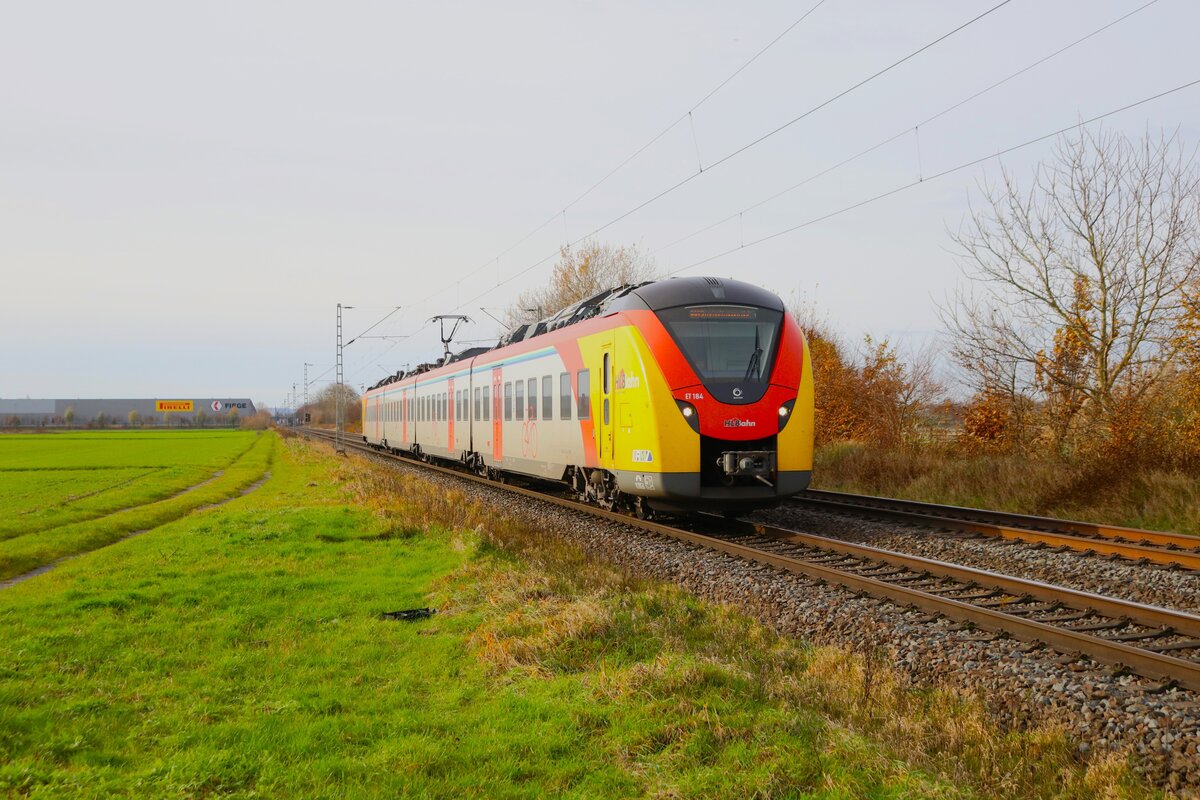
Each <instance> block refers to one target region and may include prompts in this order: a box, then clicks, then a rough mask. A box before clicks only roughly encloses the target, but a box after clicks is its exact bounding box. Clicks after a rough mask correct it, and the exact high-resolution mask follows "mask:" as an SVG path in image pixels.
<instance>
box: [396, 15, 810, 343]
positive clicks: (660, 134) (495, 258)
mask: <svg viewBox="0 0 1200 800" xmlns="http://www.w3.org/2000/svg"><path fill="white" fill-rule="evenodd" d="M826 2H828V0H818V2H817V3H816V5H814V6H812V7H811V8H809V9H808V10H807V11H805V12H804V13H803V14H801V15H800V16H799V17H798V18H797V19H796V20H795V21H794V22H792V24H790V25H788V26H787V27H786V28H784V30H783V32H781V33H780V34H779V35H777V36H776V37H775V38H774V39H772V40H771V41H770V42H768V43H767V44H766V45H765V46H764V47H762V48H761V49H760V50H759V51H758V52H756V53H755V54H754V55H753V56H751V57H750V59H749V60H748V61H746V62H745V63H743V64H742V65H741V66H740V67H738V68H737V69H736V70H734V71H733V72H732V73H731V74H730V75H729V76H728V77H727V78H725V79H724V80H723V81H721V82H720V83H719V84H717V85H716V86H715V87H714V88H713V89H711V90H710V91H709V92H708V93H707V94H706V95H704V97H702V98H700V100H698V101H697V102H696V103H695V104H694V105H692V106H691V108H689V109H688V110H687V111H684V112H683V113H682V114H681V115H679V117H677V118H676V119H675V121H673V122H672V123H671V124H669V125H667V127H665V128H663V129H662V130H661V131H659V132H658V133H657V134H655V135H654V136H653V137H651V138H650V139H649V140H648V141H647V142H646V143H645V144H643V145H642V146H641V147H639V148H638V149H636V150H635V151H633V153H631V154H630V155H629V156H627V157H626V158H625V159H624V160H623V161H621V162H620V163H619V164H617V165H616V166H615V167H613V168H612V169H611V170H609V171H608V172H607V173H605V175H604V176H603V177H602V178H600V179H599V180H598V181H596V182H595V183H593V184H592V185H591V186H589V187H588V188H587V189H585V190H584V191H583V192H582V193H581V194H580V195H578V196H577V197H575V199H573V200H571V201H570V202H569V203H567V204H566V205H564V206H563V207H562V208H560V209H559V210H557V211H555V212H554V213H553V214H551V215H550V216H549V217H548V218H547V219H546V220H545V221H544V222H542V223H541V224H540V225H538V226H537V227H536V228H534V229H533V230H531V231H529V232H528V233H526V234H525V235H524V236H522V237H521V238H520V239H518V240H517V241H516V242H514V243H513V244H511V245H509V246H508V247H507V248H505V249H504V250H502V251H501V252H499V253H497V254H496V255H494V256H492V257H491V258H489V259H488V260H487V261H485V262H483V263H482V264H480V265H479V266H478V267H476V268H475V269H473V270H471V271H470V272H468V273H467V274H465V275H463V276H462V277H461V278H459V281H465V280H468V279H470V278H472V277H474V276H475V275H478V274H479V273H480V272H482V271H483V270H485V269H487V268H488V267H490V266H492V265H493V264H497V263H499V260H500V259H501V258H503V257H504V256H506V255H508V254H509V253H511V252H512V251H513V250H515V249H517V248H518V247H520V246H521V245H523V244H525V242H527V241H529V240H530V239H531V238H533V237H534V236H536V235H537V234H538V233H540V232H541V231H543V230H545V229H546V228H547V227H548V226H549V225H551V224H553V223H554V222H555V221H556V220H558V219H559V218H560V217H562V216H563V215H564V214H566V212H567V211H569V210H571V208H573V207H574V206H575V205H577V204H578V203H579V202H580V201H581V200H583V199H584V198H585V197H587V196H588V195H590V194H591V193H592V192H594V191H596V189H599V188H600V187H601V186H602V185H603V184H605V183H607V182H608V180H609V179H610V178H612V177H613V176H614V175H616V174H617V173H618V172H620V171H621V170H622V169H624V168H625V167H626V166H628V165H629V163H630V162H632V161H634V160H635V159H636V158H637V157H638V156H640V155H641V154H642V153H644V152H646V151H647V150H649V149H650V148H651V147H653V146H654V145H655V144H657V143H658V142H659V141H660V140H661V139H662V138H663V137H664V136H666V135H667V134H668V133H670V132H671V131H672V130H674V129H675V128H676V127H677V126H678V125H679V124H680V123H682V122H684V121H686V120H688V119H689V118H690V117H691V115H692V113H693V112H695V111H696V110H697V109H699V108H700V107H701V106H702V105H704V104H705V103H707V102H708V101H709V100H710V99H711V98H712V97H713V96H714V95H716V94H717V93H718V92H719V91H721V90H722V89H724V88H725V86H727V85H728V84H729V83H730V82H731V81H732V80H733V79H734V78H736V77H737V76H738V75H740V74H741V73H742V72H743V71H745V70H746V68H748V67H749V66H750V65H751V64H753V63H754V62H755V61H757V60H758V59H759V57H761V56H762V55H763V54H764V53H766V52H767V51H768V50H770V49H771V48H772V47H774V46H775V45H776V44H777V43H778V42H779V41H780V40H781V39H783V38H784V37H785V36H787V35H788V34H789V33H791V32H792V30H794V29H795V28H796V27H797V26H798V25H799V24H800V23H801V22H804V20H806V19H808V17H809V16H810V15H811V14H812V13H813V12H814V11H816V10H817V9H818V8H820V7H821V6H823V5H824V4H825V3H826ZM442 291H444V287H443V288H442V289H438V290H436V291H434V292H433V293H432V294H430V295H428V296H427V297H425V298H423V299H422V300H420V301H419V302H417V303H415V304H414V305H417V306H420V305H424V304H425V303H427V302H429V301H430V300H432V299H433V298H434V297H436V296H437V295H438V294H439V293H440V292H442ZM461 307H462V306H458V308H461ZM426 327H428V324H425V325H422V326H421V327H420V328H418V329H417V331H414V333H417V332H419V331H421V330H424V329H425V328H426Z"/></svg>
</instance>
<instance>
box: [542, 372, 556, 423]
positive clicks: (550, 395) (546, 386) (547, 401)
mask: <svg viewBox="0 0 1200 800" xmlns="http://www.w3.org/2000/svg"><path fill="white" fill-rule="evenodd" d="M553 418H554V378H551V377H550V376H549V375H543V376H542V419H553Z"/></svg>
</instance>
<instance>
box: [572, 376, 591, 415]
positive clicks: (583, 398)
mask: <svg viewBox="0 0 1200 800" xmlns="http://www.w3.org/2000/svg"><path fill="white" fill-rule="evenodd" d="M577 377H578V381H579V393H578V397H576V401H577V403H578V411H579V419H591V416H592V373H591V372H590V371H589V370H586V369H581V370H579V374H578V376H577Z"/></svg>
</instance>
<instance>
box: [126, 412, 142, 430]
mask: <svg viewBox="0 0 1200 800" xmlns="http://www.w3.org/2000/svg"><path fill="white" fill-rule="evenodd" d="M125 419H126V420H127V421H128V422H129V427H131V428H135V427H137V426H138V425H139V424H140V423H141V421H142V415H141V414H140V413H138V410H137V409H136V408H133V409H130V411H129V413H128V414H127V415H126V416H125Z"/></svg>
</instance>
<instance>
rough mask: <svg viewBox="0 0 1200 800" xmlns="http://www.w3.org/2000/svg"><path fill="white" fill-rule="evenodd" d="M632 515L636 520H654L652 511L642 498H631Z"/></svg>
mask: <svg viewBox="0 0 1200 800" xmlns="http://www.w3.org/2000/svg"><path fill="white" fill-rule="evenodd" d="M633 515H634V516H635V517H637V518H638V519H645V520H651V519H654V509H653V508H651V507H650V504H649V503H647V502H646V498H644V497H635V498H633Z"/></svg>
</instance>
